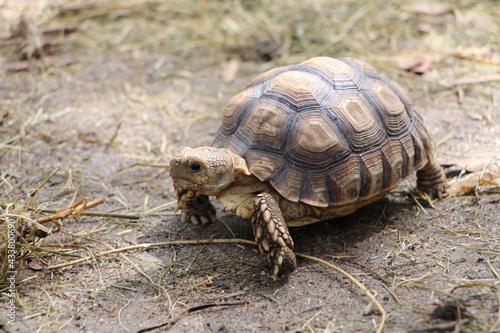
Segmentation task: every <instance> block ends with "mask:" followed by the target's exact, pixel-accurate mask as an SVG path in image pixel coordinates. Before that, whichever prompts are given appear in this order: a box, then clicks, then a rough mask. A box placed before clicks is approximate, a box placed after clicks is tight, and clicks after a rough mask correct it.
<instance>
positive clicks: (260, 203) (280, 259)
mask: <svg viewBox="0 0 500 333" xmlns="http://www.w3.org/2000/svg"><path fill="white" fill-rule="evenodd" d="M252 227H253V232H254V235H255V241H256V242H257V243H258V244H259V249H260V251H261V252H262V253H263V254H267V258H268V259H269V262H270V263H271V265H273V278H274V279H275V280H277V279H279V278H280V277H282V276H286V275H288V274H290V273H291V272H293V271H294V270H295V267H296V259H295V254H294V253H293V241H292V237H290V233H289V232H288V227H287V226H286V222H285V219H284V218H283V215H282V214H281V210H280V209H279V207H278V204H277V203H276V201H275V200H274V199H273V197H272V196H271V195H270V194H269V193H261V194H258V195H257V197H256V199H255V211H254V213H253V216H252Z"/></svg>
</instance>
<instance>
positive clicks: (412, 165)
mask: <svg viewBox="0 0 500 333" xmlns="http://www.w3.org/2000/svg"><path fill="white" fill-rule="evenodd" d="M212 146H213V147H217V148H225V149H227V150H229V151H231V152H233V153H235V154H237V155H239V156H241V157H243V158H244V159H245V160H246V161H247V163H248V167H249V170H250V172H251V173H252V174H253V175H255V176H256V177H257V178H258V179H259V180H261V181H267V182H269V183H270V184H271V185H272V186H273V187H274V188H275V189H276V190H277V191H278V192H279V193H280V194H281V195H282V196H283V197H284V198H286V199H288V200H290V201H292V202H298V201H301V202H303V203H306V204H309V205H312V206H318V207H327V206H330V205H334V204H346V203H349V202H354V201H357V200H359V199H368V198H370V197H374V196H377V195H379V194H380V193H383V192H387V191H388V190H390V189H391V188H393V187H394V186H396V185H397V184H398V183H400V182H401V181H402V180H404V179H406V178H408V177H409V176H411V175H412V174H413V172H414V171H417V170H419V169H421V168H422V167H423V166H424V165H425V164H426V163H427V156H430V151H431V149H432V147H431V144H430V139H429V136H428V134H427V132H426V130H425V128H424V127H423V124H422V119H421V118H420V117H419V115H418V114H417V113H416V112H415V111H414V110H413V109H412V106H411V101H410V98H409V97H408V95H407V93H406V92H405V91H404V90H403V89H402V88H401V87H400V86H399V85H398V84H396V83H395V82H393V81H391V80H389V79H387V78H385V77H384V76H382V75H380V74H378V73H377V72H376V71H375V69H374V68H373V67H372V66H371V65H369V64H367V63H365V62H363V61H361V60H357V59H332V58H327V57H318V58H312V59H309V60H307V61H304V62H302V63H299V64H297V65H293V66H287V67H280V68H276V69H273V70H270V71H268V72H265V73H263V74H261V75H260V76H258V77H257V78H255V79H254V80H253V81H252V82H250V84H248V86H247V87H246V89H245V90H244V91H242V92H241V93H239V94H237V95H236V96H234V97H233V98H232V99H231V100H230V101H229V102H228V104H227V105H226V107H225V109H224V116H223V122H222V126H221V127H220V128H219V130H218V132H217V135H216V138H215V140H214V142H213V144H212Z"/></svg>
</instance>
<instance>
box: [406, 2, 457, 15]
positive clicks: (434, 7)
mask: <svg viewBox="0 0 500 333" xmlns="http://www.w3.org/2000/svg"><path fill="white" fill-rule="evenodd" d="M405 9H406V10H407V11H409V12H412V13H417V14H426V15H442V14H444V13H446V12H449V11H450V10H452V9H453V7H452V5H450V4H448V3H439V2H420V1H415V2H414V3H412V4H410V5H409V6H407V7H406V8H405Z"/></svg>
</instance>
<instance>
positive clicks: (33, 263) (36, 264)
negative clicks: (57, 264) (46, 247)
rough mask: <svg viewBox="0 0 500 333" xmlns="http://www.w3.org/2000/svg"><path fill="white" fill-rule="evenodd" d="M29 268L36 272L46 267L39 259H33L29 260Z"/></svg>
mask: <svg viewBox="0 0 500 333" xmlns="http://www.w3.org/2000/svg"><path fill="white" fill-rule="evenodd" d="M27 262H28V268H29V269H31V270H34V271H41V270H42V269H43V267H44V265H43V263H42V261H41V260H40V259H38V258H31V259H29V260H27Z"/></svg>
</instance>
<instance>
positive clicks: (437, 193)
mask: <svg viewBox="0 0 500 333" xmlns="http://www.w3.org/2000/svg"><path fill="white" fill-rule="evenodd" d="M445 183H446V176H445V174H444V172H443V169H442V168H441V166H439V165H438V164H437V163H434V162H432V161H430V162H429V163H427V165H426V166H425V167H424V168H423V169H421V170H419V171H417V188H418V190H419V191H421V192H424V193H427V194H428V195H429V196H430V197H431V198H433V197H434V198H436V197H437V198H439V199H442V198H445V197H447V196H448V193H446V187H445Z"/></svg>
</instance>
